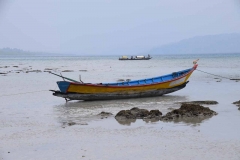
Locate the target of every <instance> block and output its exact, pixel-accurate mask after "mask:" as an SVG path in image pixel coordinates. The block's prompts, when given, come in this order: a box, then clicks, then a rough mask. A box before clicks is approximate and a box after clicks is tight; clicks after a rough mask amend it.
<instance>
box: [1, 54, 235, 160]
mask: <svg viewBox="0 0 240 160" xmlns="http://www.w3.org/2000/svg"><path fill="white" fill-rule="evenodd" d="M194 58H195V57H187V58H186V57H185V58H179V59H178V58H175V59H174V60H172V57H169V58H168V57H167V58H165V59H161V57H160V58H155V59H152V60H151V61H148V62H142V63H141V64H140V63H139V62H134V63H132V62H131V63H130V62H127V63H122V62H119V61H118V60H116V59H114V58H112V57H106V58H105V59H104V58H103V59H98V58H92V57H88V58H86V57H85V58H82V57H80V58H79V57H78V58H77V59H76V58H74V57H73V58H72V59H71V58H66V57H64V58H62V57H61V58H59V59H56V58H48V57H45V59H44V58H43V59H39V57H38V58H33V59H30V60H29V59H24V58H17V59H16V58H15V59H11V58H5V59H2V60H1V65H0V67H1V68H0V70H1V72H2V73H7V74H1V75H0V82H1V84H2V85H3V86H2V88H1V91H2V92H1V94H0V101H1V104H0V142H1V143H0V159H3V160H12V159H19V160H26V159H34V160H37V159H39V160H40V159H41V160H43V159H58V160H59V159H89V160H90V159H91V160H95V159H100V160H101V159H114V160H116V159H117V160H118V159H119V160H120V159H141V160H148V159H156V160H157V159H187V160H188V159H189V160H190V159H197V160H198V159H199V160H200V159H211V160H212V159H216V160H219V159H224V160H225V159H233V160H234V159H236V160H237V159H240V138H239V135H240V130H239V129H238V128H239V127H238V126H239V122H240V111H239V110H238V108H239V107H237V106H236V105H234V104H232V103H233V102H235V101H238V100H240V96H239V91H240V81H231V80H229V79H224V78H219V77H214V76H211V75H206V74H203V73H201V72H198V71H194V73H193V74H192V76H191V77H190V79H189V81H190V82H189V83H188V84H187V86H186V88H184V89H182V90H180V91H177V92H174V93H171V94H168V95H164V96H160V97H150V98H140V99H126V100H110V101H92V102H84V101H70V102H67V103H66V102H65V100H64V99H61V98H58V97H54V96H52V93H51V92H50V91H48V90H49V89H57V85H56V81H58V80H61V79H60V78H59V77H55V76H53V75H50V74H49V73H47V72H44V70H46V68H51V69H52V70H54V68H58V69H56V72H60V71H63V70H73V72H65V73H64V75H65V76H68V77H72V78H74V77H78V75H79V74H81V75H82V79H83V80H84V81H88V82H91V83H94V82H98V81H99V80H100V81H104V82H106V81H116V80H117V79H120V78H122V79H128V78H129V79H138V78H143V77H152V76H156V75H162V74H166V73H171V72H174V71H175V70H181V69H185V68H189V67H191V66H192V61H191V60H192V59H194ZM211 58H212V57H210V58H209V57H204V55H203V57H202V59H201V60H200V62H201V63H200V62H199V69H201V70H205V71H206V70H208V71H209V72H211V73H215V74H217V75H222V76H224V77H234V78H239V77H240V74H239V68H240V67H239V57H237V58H236V57H235V58H234V56H233V57H230V58H228V59H226V58H225V57H221V56H220V58H219V59H217V60H216V61H215V62H213V63H210V62H212V59H211ZM213 58H215V57H213ZM233 59H234V60H233ZM223 61H224V62H225V63H222V62H223ZM62 62H65V63H64V64H63V63H62ZM93 64H95V65H93ZM176 64H177V65H176ZM5 66H9V67H6V68H5ZM13 66H18V67H13ZM30 68H31V69H30ZM16 70H20V71H16ZM32 70H39V71H41V72H37V71H34V72H29V71H32ZM80 70H81V71H80ZM83 70H84V71H83ZM8 71H11V72H8ZM26 71H28V73H26ZM16 72H19V73H16ZM104 75H106V76H104ZM96 77H97V78H96ZM216 78H217V79H216ZM27 92H28V93H27ZM196 100H215V101H217V102H218V104H216V105H203V106H205V107H209V108H210V109H212V110H213V111H215V112H217V113H218V115H216V116H213V117H211V118H207V119H196V118H195V119H186V120H180V121H177V120H176V121H173V122H162V121H152V122H151V121H143V120H141V119H137V120H136V121H135V122H127V123H119V122H118V121H117V120H116V119H115V118H114V116H115V115H116V114H117V113H118V112H119V111H120V110H126V109H131V108H133V107H138V108H144V109H148V110H151V109H159V110H160V111H161V112H162V113H163V114H166V113H167V112H169V111H171V110H173V109H177V108H179V107H180V104H179V102H185V101H196ZM102 111H104V112H110V113H112V114H113V115H112V116H110V117H107V118H105V117H101V116H98V114H99V113H101V112H102ZM71 122H74V125H68V123H71Z"/></svg>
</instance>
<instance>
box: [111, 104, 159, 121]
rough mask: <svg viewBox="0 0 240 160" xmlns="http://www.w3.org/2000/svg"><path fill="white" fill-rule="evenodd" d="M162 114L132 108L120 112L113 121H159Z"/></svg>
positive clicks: (155, 111)
mask: <svg viewBox="0 0 240 160" xmlns="http://www.w3.org/2000/svg"><path fill="white" fill-rule="evenodd" d="M161 116H162V112H160V111H159V110H150V111H148V110H146V109H139V108H137V107H134V108H132V109H130V110H121V111H120V112H118V113H117V114H116V116H115V119H117V120H122V119H160V117H161Z"/></svg>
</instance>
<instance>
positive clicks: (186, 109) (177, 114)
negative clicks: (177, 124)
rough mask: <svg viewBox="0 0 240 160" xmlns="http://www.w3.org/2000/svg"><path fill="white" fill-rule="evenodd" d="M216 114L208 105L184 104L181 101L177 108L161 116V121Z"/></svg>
mask: <svg viewBox="0 0 240 160" xmlns="http://www.w3.org/2000/svg"><path fill="white" fill-rule="evenodd" d="M214 115H217V113H216V112H215V111H213V110H211V109H209V108H208V107H203V106H201V105H198V104H186V103H183V104H182V105H181V107H180V108H179V109H175V110H173V111H171V112H168V113H167V114H166V115H165V116H162V118H161V120H162V121H171V120H175V119H178V118H188V117H189V118H191V117H205V116H207V117H211V116H214Z"/></svg>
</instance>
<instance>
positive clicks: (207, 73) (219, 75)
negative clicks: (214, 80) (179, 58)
mask: <svg viewBox="0 0 240 160" xmlns="http://www.w3.org/2000/svg"><path fill="white" fill-rule="evenodd" d="M196 70H197V71H200V72H203V73H206V74H209V75H212V76H216V77H221V78H225V79H229V80H235V79H232V78H228V77H223V76H220V75H216V74H212V73H209V72H205V71H201V70H199V69H196Z"/></svg>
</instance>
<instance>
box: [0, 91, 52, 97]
mask: <svg viewBox="0 0 240 160" xmlns="http://www.w3.org/2000/svg"><path fill="white" fill-rule="evenodd" d="M45 91H49V90H41V91H33V92H24V93H16V94H5V95H0V97H7V96H15V95H21V94H29V93H36V92H45Z"/></svg>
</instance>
